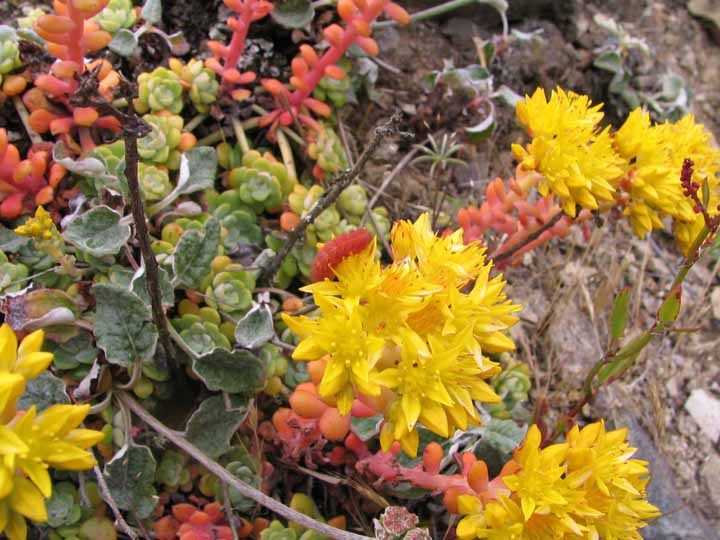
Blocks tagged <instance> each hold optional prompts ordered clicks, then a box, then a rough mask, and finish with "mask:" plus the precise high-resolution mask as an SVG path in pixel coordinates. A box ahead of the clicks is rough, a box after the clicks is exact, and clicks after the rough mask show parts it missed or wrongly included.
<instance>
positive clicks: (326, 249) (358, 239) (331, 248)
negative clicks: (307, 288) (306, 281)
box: [310, 229, 373, 281]
mask: <svg viewBox="0 0 720 540" xmlns="http://www.w3.org/2000/svg"><path fill="white" fill-rule="evenodd" d="M372 238H373V237H372V234H370V231H368V230H367V229H356V230H354V231H350V232H347V233H344V234H341V235H340V236H337V237H335V238H333V239H332V240H330V241H329V242H328V243H327V244H325V245H324V246H323V247H321V248H320V249H319V250H318V252H317V255H315V260H314V261H313V264H312V268H311V269H310V277H311V278H312V280H313V281H322V280H324V279H325V278H327V279H333V278H334V277H335V274H334V273H333V268H335V267H336V266H337V265H338V264H340V263H341V262H342V261H343V260H344V259H345V258H347V257H349V256H350V255H355V254H356V253H360V252H361V251H362V250H363V249H365V248H366V247H367V245H368V244H369V243H370V242H372Z"/></svg>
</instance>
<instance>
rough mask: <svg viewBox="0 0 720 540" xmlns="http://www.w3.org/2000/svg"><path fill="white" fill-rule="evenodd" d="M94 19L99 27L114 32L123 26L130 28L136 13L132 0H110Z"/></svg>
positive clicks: (134, 20) (135, 19) (133, 23)
mask: <svg viewBox="0 0 720 540" xmlns="http://www.w3.org/2000/svg"><path fill="white" fill-rule="evenodd" d="M95 20H96V21H97V22H98V24H99V25H100V28H102V29H103V30H106V31H107V32H110V33H111V34H115V33H116V32H117V31H118V30H121V29H123V28H132V27H133V26H134V25H135V22H136V21H137V13H136V12H135V6H133V3H132V0H110V1H109V2H108V3H107V6H105V8H104V9H103V10H102V11H101V12H100V13H98V14H97V15H96V16H95Z"/></svg>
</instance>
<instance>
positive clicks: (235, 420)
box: [185, 394, 249, 459]
mask: <svg viewBox="0 0 720 540" xmlns="http://www.w3.org/2000/svg"><path fill="white" fill-rule="evenodd" d="M248 410H249V400H248V398H243V397H239V396H226V395H222V394H220V395H217V396H212V397H210V398H208V399H206V400H205V401H203V402H202V403H201V404H200V407H198V409H197V411H195V412H194V413H193V415H192V416H191V417H190V419H189V420H188V422H187V427H186V429H185V438H186V439H187V440H188V441H190V442H191V443H192V444H194V445H195V446H197V447H198V448H199V449H200V450H202V451H203V452H205V453H206V454H207V455H208V456H210V457H211V458H213V459H216V458H218V457H220V456H221V455H223V454H224V453H225V452H227V451H228V450H229V449H230V439H231V437H232V436H233V433H235V431H236V430H237V429H238V427H240V424H242V423H243V421H244V420H245V417H246V416H247V413H248Z"/></svg>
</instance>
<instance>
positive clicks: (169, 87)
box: [135, 66, 184, 114]
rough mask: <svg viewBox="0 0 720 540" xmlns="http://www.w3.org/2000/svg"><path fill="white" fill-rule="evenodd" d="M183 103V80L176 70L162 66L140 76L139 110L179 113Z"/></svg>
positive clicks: (137, 106)
mask: <svg viewBox="0 0 720 540" xmlns="http://www.w3.org/2000/svg"><path fill="white" fill-rule="evenodd" d="M183 105H184V103H183V84H182V80H181V79H180V77H179V76H178V74H177V73H175V72H174V71H171V70H169V69H167V68H164V67H162V66H161V67H157V68H155V69H154V70H153V71H151V72H150V73H141V74H140V75H139V76H138V98H137V99H136V100H135V108H136V109H137V111H138V112H140V113H146V112H148V111H151V112H153V113H156V112H160V111H170V112H171V113H173V114H179V113H180V112H181V111H182V109H183Z"/></svg>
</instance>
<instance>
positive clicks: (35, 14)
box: [16, 6, 45, 30]
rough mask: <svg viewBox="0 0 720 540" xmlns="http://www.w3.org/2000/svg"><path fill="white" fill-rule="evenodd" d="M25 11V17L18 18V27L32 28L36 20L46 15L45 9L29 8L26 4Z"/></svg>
mask: <svg viewBox="0 0 720 540" xmlns="http://www.w3.org/2000/svg"><path fill="white" fill-rule="evenodd" d="M23 13H24V14H25V16H24V17H18V18H17V19H16V22H17V25H18V28H21V29H23V30H32V29H33V26H35V21H37V20H38V19H39V18H40V17H42V16H43V15H45V10H43V9H42V8H39V7H34V8H29V7H27V6H25V7H23Z"/></svg>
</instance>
